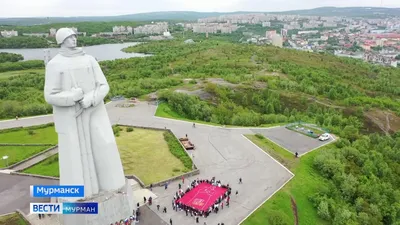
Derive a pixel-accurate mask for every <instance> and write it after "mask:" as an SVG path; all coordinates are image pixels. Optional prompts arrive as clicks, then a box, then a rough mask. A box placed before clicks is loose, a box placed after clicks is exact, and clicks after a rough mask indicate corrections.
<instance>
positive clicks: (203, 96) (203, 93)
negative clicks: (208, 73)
mask: <svg viewBox="0 0 400 225" xmlns="http://www.w3.org/2000/svg"><path fill="white" fill-rule="evenodd" d="M175 92H178V93H184V94H188V95H195V96H198V97H199V98H200V99H202V100H209V99H212V98H213V95H212V94H210V93H208V92H206V91H204V90H201V89H197V90H194V91H188V90H182V89H177V90H175Z"/></svg>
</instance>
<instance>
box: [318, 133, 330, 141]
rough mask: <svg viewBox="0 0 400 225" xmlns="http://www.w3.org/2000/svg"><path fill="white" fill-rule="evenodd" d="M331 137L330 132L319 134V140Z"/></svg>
mask: <svg viewBox="0 0 400 225" xmlns="http://www.w3.org/2000/svg"><path fill="white" fill-rule="evenodd" d="M330 138H331V135H330V134H328V133H325V134H321V136H319V138H318V139H319V140H320V141H327V140H329V139H330Z"/></svg>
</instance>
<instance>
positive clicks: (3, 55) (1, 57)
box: [0, 52, 24, 63]
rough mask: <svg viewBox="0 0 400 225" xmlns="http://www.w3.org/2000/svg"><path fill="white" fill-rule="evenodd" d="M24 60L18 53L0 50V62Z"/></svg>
mask: <svg viewBox="0 0 400 225" xmlns="http://www.w3.org/2000/svg"><path fill="white" fill-rule="evenodd" d="M21 60H24V57H23V56H22V55H20V54H15V53H9V52H0V63H4V62H18V61H21Z"/></svg>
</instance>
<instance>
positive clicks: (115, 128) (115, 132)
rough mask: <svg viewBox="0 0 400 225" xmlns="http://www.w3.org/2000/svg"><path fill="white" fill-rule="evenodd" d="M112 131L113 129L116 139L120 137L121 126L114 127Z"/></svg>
mask: <svg viewBox="0 0 400 225" xmlns="http://www.w3.org/2000/svg"><path fill="white" fill-rule="evenodd" d="M112 129H113V132H114V135H115V136H116V137H119V131H120V130H121V128H120V127H119V126H117V125H113V126H112Z"/></svg>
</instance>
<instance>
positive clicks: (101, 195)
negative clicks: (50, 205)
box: [44, 28, 133, 225]
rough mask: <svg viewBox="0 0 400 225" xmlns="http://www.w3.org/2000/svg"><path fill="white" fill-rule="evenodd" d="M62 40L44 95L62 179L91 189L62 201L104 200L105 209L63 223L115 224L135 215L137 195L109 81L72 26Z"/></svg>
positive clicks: (48, 69)
mask: <svg viewBox="0 0 400 225" xmlns="http://www.w3.org/2000/svg"><path fill="white" fill-rule="evenodd" d="M56 41H57V43H58V44H60V45H61V49H60V52H59V54H58V55H56V56H55V57H54V58H53V59H51V60H50V61H49V62H48V63H47V65H46V79H45V87H44V96H45V99H46V101H47V102H48V103H49V104H51V105H53V117H54V123H55V129H56V131H57V133H58V148H59V164H60V184H61V185H84V189H85V197H84V198H83V199H71V198H69V199H60V202H63V201H77V200H79V201H95V202H99V215H97V216H93V215H83V216H77V215H63V224H64V225H77V224H79V225H88V224H110V223H112V222H115V221H119V220H120V219H122V218H126V217H128V216H130V213H131V212H132V210H133V197H132V190H131V189H130V188H129V187H128V186H129V185H128V184H127V182H126V179H125V176H124V171H123V168H122V163H121V159H120V155H119V152H118V149H117V145H116V142H115V138H114V134H113V131H112V127H111V123H110V120H109V118H108V115H107V111H106V107H105V104H104V101H103V100H104V97H105V96H106V95H107V93H108V91H109V86H108V83H107V80H106V78H105V76H104V74H103V72H102V70H101V68H100V66H99V64H98V63H97V61H96V60H95V58H94V57H92V56H90V55H87V54H85V52H84V51H83V50H82V49H81V48H77V35H76V34H75V33H74V31H73V30H72V29H69V28H61V29H59V30H58V31H57V33H56Z"/></svg>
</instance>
